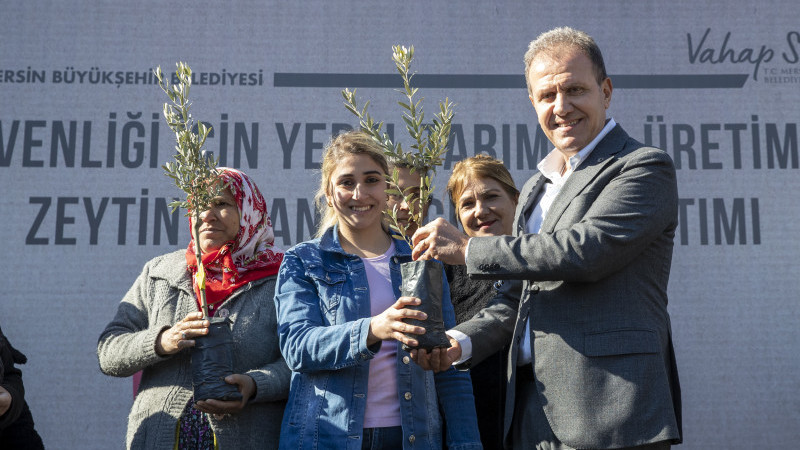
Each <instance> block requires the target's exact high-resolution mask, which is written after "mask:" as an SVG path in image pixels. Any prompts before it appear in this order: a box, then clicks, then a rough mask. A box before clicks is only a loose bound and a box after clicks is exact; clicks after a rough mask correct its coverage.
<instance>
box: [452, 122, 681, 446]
mask: <svg viewBox="0 0 800 450" xmlns="http://www.w3.org/2000/svg"><path fill="white" fill-rule="evenodd" d="M545 181H546V179H545V178H544V177H543V176H542V175H541V174H540V173H537V174H536V175H534V176H533V177H531V178H530V179H529V180H528V182H527V183H526V184H525V186H524V187H523V189H522V191H521V193H520V202H519V204H518V206H517V211H516V225H515V231H514V235H513V236H500V237H487V238H475V239H472V241H471V242H470V247H469V254H468V259H467V271H468V273H469V274H470V276H473V277H477V278H492V279H503V280H508V281H506V282H504V284H503V288H502V289H501V292H500V293H499V294H498V296H497V297H496V298H495V299H494V300H493V301H492V303H490V305H488V306H487V307H486V308H485V309H484V310H483V311H482V312H481V313H479V314H478V315H477V316H475V318H473V319H472V320H470V321H468V322H465V323H463V324H461V325H459V326H457V327H456V329H458V330H460V331H462V332H464V333H465V334H467V335H468V336H470V338H471V340H472V345H473V360H472V361H474V362H479V361H481V360H482V359H483V358H485V357H487V356H489V355H491V354H492V353H493V352H495V351H497V349H498V348H500V347H501V346H502V345H504V344H506V343H508V342H509V341H511V349H510V354H509V364H508V382H509V384H508V391H507V397H506V408H505V409H506V423H505V429H506V434H508V431H509V428H510V424H511V418H512V414H513V411H514V401H515V398H514V392H515V389H514V387H515V376H516V361H517V355H518V352H519V344H520V342H521V339H522V336H523V335H524V324H525V320H526V319H528V318H530V326H531V336H532V338H533V339H532V345H533V349H532V354H533V356H534V364H533V366H534V367H533V369H534V374H535V377H536V381H537V383H536V385H537V389H538V394H539V399H540V403H541V404H542V405H543V408H544V413H545V415H546V416H547V419H548V421H549V423H550V426H551V428H552V430H553V433H555V435H556V437H558V439H559V440H561V441H562V442H563V443H565V444H567V445H569V446H571V447H576V448H616V447H627V446H634V445H641V444H645V443H649V442H658V441H664V440H673V441H674V442H679V441H680V439H681V406H680V385H679V383H678V372H677V367H676V365H675V358H674V353H673V349H672V338H671V329H670V319H669V314H668V313H667V281H668V279H669V271H670V264H671V260H672V247H673V237H674V234H675V228H676V226H677V224H678V193H677V183H676V177H675V169H674V166H673V164H672V160H671V159H670V157H669V156H668V155H667V153H665V152H664V151H662V150H659V149H656V148H651V147H645V146H643V145H642V144H641V143H639V142H637V141H636V140H634V139H632V138H631V137H629V136H628V134H627V133H625V131H623V130H622V128H621V127H620V126H616V127H615V128H614V129H612V130H611V132H610V133H609V134H608V135H607V136H606V137H605V138H603V140H602V141H600V143H599V144H598V145H597V147H596V148H595V149H594V151H593V152H592V153H591V154H590V155H589V157H588V158H587V159H586V160H585V161H583V162H582V163H581V165H580V166H578V168H577V169H576V170H575V172H574V173H573V174H572V175H571V176H570V177H569V179H568V180H567V182H566V183H565V185H564V186H563V188H562V190H561V192H560V193H559V194H558V196H557V197H556V199H555V201H554V203H553V205H552V206H551V208H550V210H549V212H548V214H547V217H546V219H545V221H544V223H543V224H542V229H541V231H540V233H539V234H526V230H525V223H526V220H527V218H528V217H529V216H530V214H531V212H532V211H533V209H534V207H535V205H536V201H537V198H538V196H539V194H540V193H541V190H542V188H543V185H544V183H545ZM518 400H519V401H525V399H518Z"/></svg>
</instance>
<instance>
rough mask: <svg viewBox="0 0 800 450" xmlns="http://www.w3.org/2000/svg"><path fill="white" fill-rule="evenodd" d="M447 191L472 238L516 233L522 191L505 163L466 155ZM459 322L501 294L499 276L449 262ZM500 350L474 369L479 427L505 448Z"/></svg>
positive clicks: (490, 444)
mask: <svg viewBox="0 0 800 450" xmlns="http://www.w3.org/2000/svg"><path fill="white" fill-rule="evenodd" d="M447 194H448V195H449V197H450V201H451V202H452V203H453V207H454V208H455V212H456V219H457V220H458V223H460V224H461V227H462V228H463V230H464V232H465V233H466V234H467V236H469V237H477V236H503V235H509V234H511V233H512V230H513V227H514V210H515V209H516V207H517V199H518V197H519V191H517V187H516V185H515V184H514V179H513V178H512V177H511V174H510V173H509V172H508V169H506V166H504V165H503V162H502V161H500V160H498V159H495V158H492V157H491V156H488V155H483V154H481V155H476V156H473V157H471V158H466V159H463V160H461V161H459V162H457V163H456V165H455V166H454V167H453V173H452V174H451V175H450V180H449V181H448V182H447ZM445 273H446V274H447V281H448V283H449V284H450V297H451V298H452V302H453V308H455V312H456V323H463V322H466V321H467V320H469V319H471V318H472V317H473V316H474V315H475V314H477V313H478V312H480V310H481V309H483V308H484V307H485V306H486V305H487V304H488V303H489V301H490V300H491V299H492V298H494V296H495V295H496V294H497V287H496V286H497V285H498V284H499V282H498V283H495V280H491V279H473V278H470V277H469V276H468V275H467V270H466V266H463V265H451V264H445ZM504 350H505V349H503V350H499V351H497V352H495V353H494V354H492V355H491V356H488V357H487V358H486V359H484V360H483V361H482V362H480V363H479V364H474V365H472V367H471V368H470V370H469V373H470V377H471V378H472V392H473V393H474V395H475V409H476V410H477V411H479V413H478V429H479V430H480V433H481V442H483V447H484V448H487V449H499V448H502V447H503V415H504V413H503V411H504V408H505V392H506V375H505V372H506V363H507V357H506V352H505V351H504Z"/></svg>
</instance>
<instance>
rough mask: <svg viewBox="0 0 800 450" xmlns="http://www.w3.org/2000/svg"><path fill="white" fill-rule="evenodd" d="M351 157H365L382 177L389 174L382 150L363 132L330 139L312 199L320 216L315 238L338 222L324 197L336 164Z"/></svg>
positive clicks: (339, 135)
mask: <svg viewBox="0 0 800 450" xmlns="http://www.w3.org/2000/svg"><path fill="white" fill-rule="evenodd" d="M351 155H367V156H369V157H370V158H372V160H373V161H375V163H377V164H378V165H379V166H380V167H381V169H382V170H383V173H384V175H386V174H388V173H389V164H388V163H387V162H386V157H384V156H383V150H382V149H381V147H380V145H378V143H377V142H375V141H374V140H373V139H372V138H371V137H370V136H369V135H368V134H366V133H364V132H363V131H348V132H345V133H341V134H338V135H336V136H334V137H333V138H331V140H330V142H328V145H327V146H326V147H325V155H324V156H323V157H322V177H321V179H320V182H319V189H317V194H316V196H315V197H314V198H315V201H316V203H317V211H318V212H319V215H320V221H319V226H318V227H317V233H316V235H315V237H322V235H323V234H325V231H326V230H327V229H328V228H330V227H332V226H334V225H336V222H337V221H338V218H337V217H336V211H335V210H334V209H333V208H331V207H330V206H329V205H328V202H327V201H326V200H327V199H326V195H329V194H331V174H332V173H333V170H334V169H335V168H336V165H337V163H339V161H341V160H342V159H343V158H345V157H347V156H351Z"/></svg>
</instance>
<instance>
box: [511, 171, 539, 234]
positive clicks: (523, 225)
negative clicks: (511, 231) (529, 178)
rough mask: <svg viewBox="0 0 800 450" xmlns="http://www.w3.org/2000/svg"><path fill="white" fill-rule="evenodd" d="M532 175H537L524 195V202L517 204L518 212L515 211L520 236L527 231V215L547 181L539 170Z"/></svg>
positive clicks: (517, 232) (529, 213)
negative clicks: (527, 192) (528, 191)
mask: <svg viewBox="0 0 800 450" xmlns="http://www.w3.org/2000/svg"><path fill="white" fill-rule="evenodd" d="M534 177H537V178H536V181H535V182H534V183H533V187H532V188H531V191H530V193H529V194H528V195H527V196H526V197H525V200H524V201H525V203H523V204H522V205H520V206H519V208H520V210H519V213H517V230H516V235H517V236H522V235H523V234H525V233H527V222H528V217H530V216H531V213H532V212H533V208H534V207H535V206H536V199H538V198H539V196H540V194H541V192H542V189H543V188H544V184H545V183H546V182H547V178H545V177H544V176H543V175H542V173H541V172H539V173H537V174H536V175H534Z"/></svg>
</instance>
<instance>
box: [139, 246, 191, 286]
mask: <svg viewBox="0 0 800 450" xmlns="http://www.w3.org/2000/svg"><path fill="white" fill-rule="evenodd" d="M144 272H146V273H147V274H148V276H150V277H154V278H164V279H167V280H173V281H176V280H177V279H179V278H181V277H182V276H184V275H185V274H186V272H187V270H186V250H175V251H173V252H169V253H165V254H163V255H159V256H156V257H155V258H153V259H151V260H150V261H147V263H145V265H144Z"/></svg>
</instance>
